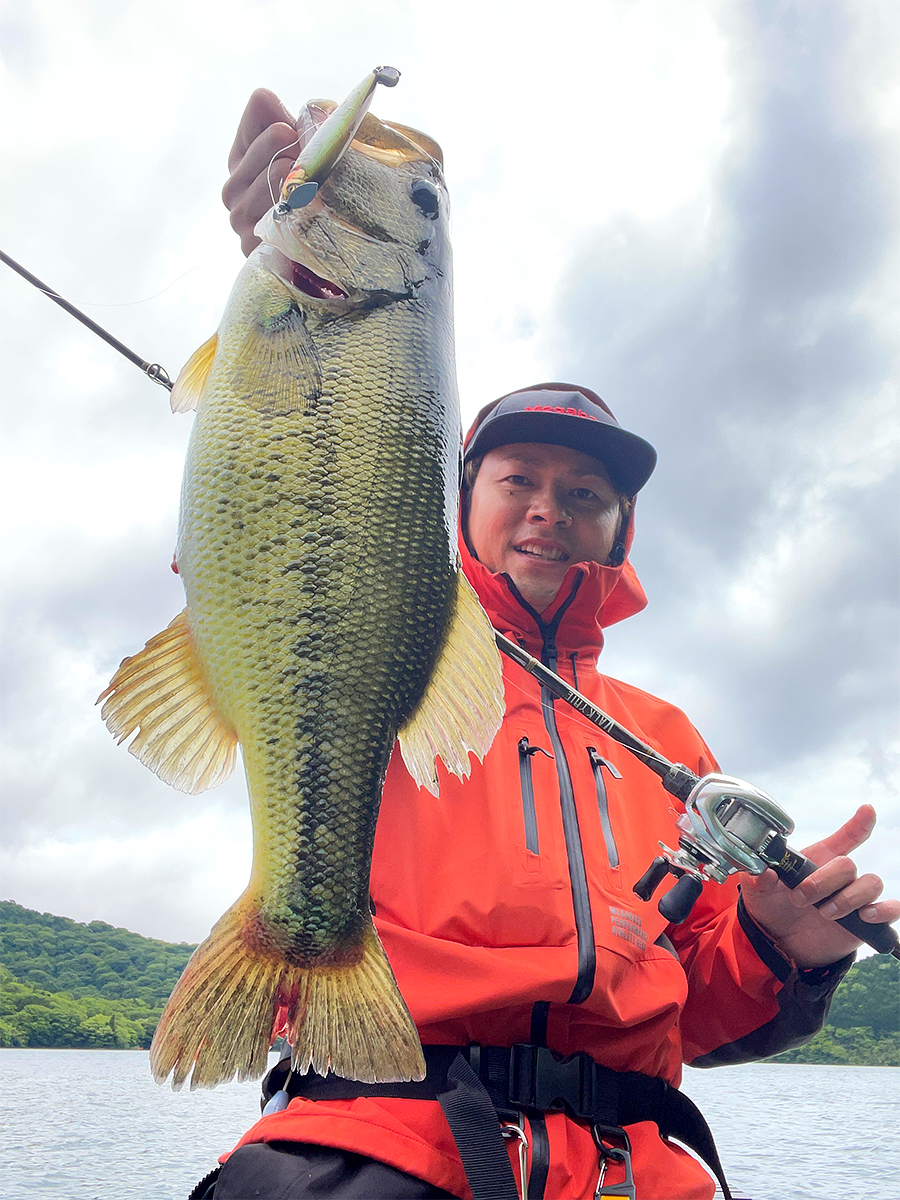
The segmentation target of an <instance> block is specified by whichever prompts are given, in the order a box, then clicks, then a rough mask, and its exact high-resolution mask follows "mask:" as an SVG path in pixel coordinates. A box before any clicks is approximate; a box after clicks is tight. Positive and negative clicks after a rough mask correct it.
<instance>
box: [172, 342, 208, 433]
mask: <svg viewBox="0 0 900 1200" xmlns="http://www.w3.org/2000/svg"><path fill="white" fill-rule="evenodd" d="M218 344H219V335H218V334H217V333H214V334H213V335H212V337H211V338H207V340H206V341H205V342H204V343H203V345H202V346H201V347H200V348H199V350H195V351H194V353H193V354H192V355H191V357H190V358H189V359H188V360H187V362H186V363H185V364H184V366H183V367H182V368H181V370H180V371H179V372H178V378H177V379H176V380H175V384H174V386H173V388H172V395H171V397H170V401H169V402H170V404H171V405H172V412H177V413H183V412H190V411H191V409H192V408H193V409H196V408H199V407H200V397H201V396H202V395H203V389H204V388H205V387H206V381H207V379H208V378H209V373H210V371H211V370H212V365H213V359H214V358H215V357H216V348H217V346H218Z"/></svg>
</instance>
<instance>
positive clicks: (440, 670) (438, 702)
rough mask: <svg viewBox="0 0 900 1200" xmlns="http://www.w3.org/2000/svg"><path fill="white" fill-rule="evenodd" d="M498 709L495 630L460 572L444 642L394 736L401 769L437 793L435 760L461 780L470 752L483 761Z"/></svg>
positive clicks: (500, 682)
mask: <svg viewBox="0 0 900 1200" xmlns="http://www.w3.org/2000/svg"><path fill="white" fill-rule="evenodd" d="M503 709H504V699H503V672H502V668H501V665H500V654H499V651H498V650H497V645H496V643H495V641H494V631H493V628H492V627H491V623H490V621H489V620H488V616H487V613H486V612H485V611H484V609H483V608H482V607H481V605H480V604H479V602H478V597H477V596H476V594H475V591H474V590H473V588H472V586H471V584H470V583H469V581H468V580H467V579H466V577H465V576H464V575H463V574H462V572H459V574H458V575H457V586H456V599H455V602H454V609H453V616H452V618H451V621H450V627H449V629H448V630H447V637H446V639H445V641H444V645H443V647H442V649H441V652H440V654H439V655H438V660H437V663H436V664H435V668H434V671H433V672H432V675H431V679H430V681H429V683H428V687H427V689H426V691H425V695H424V696H423V697H422V699H421V700H420V701H419V704H418V706H417V707H416V710H415V712H414V713H413V714H412V716H411V717H410V718H409V720H408V721H407V722H406V724H405V725H404V726H403V728H402V729H401V730H400V734H399V740H400V751H401V753H402V755H403V761H404V763H405V764H406V769H407V770H408V771H409V773H410V775H412V777H413V779H415V781H416V783H417V784H418V785H419V787H425V788H428V790H429V791H430V792H432V793H433V794H434V795H435V796H436V795H437V794H438V777H437V771H436V770H435V761H434V760H435V758H440V759H441V761H442V762H443V764H444V766H445V767H446V768H447V770H448V771H450V772H451V773H452V774H453V775H456V776H458V777H459V778H460V779H465V778H466V776H467V775H468V774H469V770H470V765H469V751H470V750H471V751H472V752H473V753H474V754H475V755H477V757H478V758H479V759H481V758H484V756H485V754H487V752H488V750H489V749H490V745H491V742H493V740H494V736H495V734H496V733H497V730H498V729H499V728H500V722H501V721H502V720H503Z"/></svg>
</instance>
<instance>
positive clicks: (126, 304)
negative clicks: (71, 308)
mask: <svg viewBox="0 0 900 1200" xmlns="http://www.w3.org/2000/svg"><path fill="white" fill-rule="evenodd" d="M216 262H219V263H224V262H225V259H224V258H220V259H210V260H209V261H207V262H205V263H197V265H196V266H195V267H188V269H187V270H186V271H183V272H182V273H181V274H180V275H178V276H177V277H176V278H175V279H173V280H172V282H171V283H167V284H166V285H165V287H163V288H160V290H159V291H158V292H154V293H153V295H152V296H144V297H143V298H142V299H140V300H120V301H117V302H115V303H110V302H104V301H102V300H82V301H81V303H82V304H86V305H87V306H88V308H131V307H133V306H134V305H135V304H146V303H147V301H148V300H155V299H156V298H157V296H161V295H162V294H163V292H167V291H169V289H170V288H173V287H174V286H175V284H176V283H180V282H181V280H182V279H185V278H186V277H187V276H188V275H191V274H193V272H194V271H202V270H203V268H204V267H208V266H210V265H213V264H215V263H216Z"/></svg>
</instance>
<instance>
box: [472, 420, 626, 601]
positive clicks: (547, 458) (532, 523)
mask: <svg viewBox="0 0 900 1200" xmlns="http://www.w3.org/2000/svg"><path fill="white" fill-rule="evenodd" d="M618 527H619V493H618V492H617V491H616V489H615V488H614V487H613V485H612V483H611V482H610V479H609V476H608V475H607V473H606V470H605V468H604V467H603V465H602V463H600V462H599V461H598V460H597V459H596V458H592V457H591V456H590V455H589V454H582V452H581V451H580V450H570V449H569V448H568V447H567V446H551V445H549V444H546V443H543V442H516V443H515V444H513V445H509V446H499V447H498V448H497V449H496V450H491V451H489V453H487V454H486V455H485V456H484V460H483V462H482V464H481V467H480V468H479V471H478V475H477V476H476V478H475V483H474V484H473V486H472V492H471V496H470V500H469V517H468V538H469V545H470V546H471V547H472V549H473V550H474V551H475V554H476V555H477V557H478V559H479V561H480V562H482V563H483V564H484V565H485V566H486V567H487V568H488V570H490V571H494V572H496V573H499V572H505V573H506V574H507V575H509V576H510V578H511V579H512V581H513V583H514V584H515V585H516V587H517V588H518V589H519V591H520V592H521V593H522V595H523V596H524V597H525V599H526V600H527V601H528V603H529V604H530V605H531V606H532V608H535V609H537V611H538V612H543V611H544V609H545V608H547V607H548V606H549V605H550V604H552V602H553V600H554V599H555V598H556V594H557V592H558V591H559V588H560V585H561V584H562V581H563V576H564V575H565V573H566V571H567V570H568V569H569V567H571V566H572V564H573V563H578V562H600V563H604V562H606V560H607V559H608V558H609V554H610V551H611V550H612V548H613V544H614V543H615V540H616V533H617V531H618Z"/></svg>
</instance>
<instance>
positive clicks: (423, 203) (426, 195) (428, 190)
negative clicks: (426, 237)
mask: <svg viewBox="0 0 900 1200" xmlns="http://www.w3.org/2000/svg"><path fill="white" fill-rule="evenodd" d="M409 195H410V199H411V200H412V202H413V204H415V206H416V207H417V208H419V209H421V210H422V212H423V213H424V214H425V216H426V217H430V218H431V219H432V221H433V220H434V219H435V217H437V215H438V209H439V208H440V197H439V196H438V190H437V188H436V187H435V186H434V184H433V183H432V182H431V180H430V179H416V180H415V181H414V182H413V184H412V186H411V187H410V189H409Z"/></svg>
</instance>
